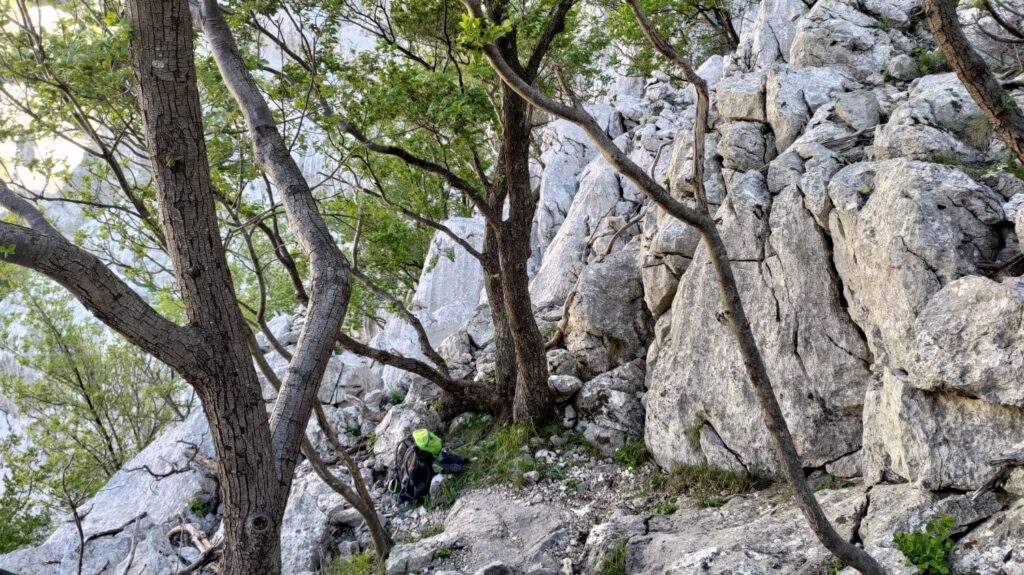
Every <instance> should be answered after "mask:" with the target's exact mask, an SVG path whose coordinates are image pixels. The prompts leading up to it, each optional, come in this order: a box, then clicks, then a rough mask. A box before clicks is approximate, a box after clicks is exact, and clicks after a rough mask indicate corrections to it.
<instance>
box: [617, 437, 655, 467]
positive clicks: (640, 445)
mask: <svg viewBox="0 0 1024 575" xmlns="http://www.w3.org/2000/svg"><path fill="white" fill-rule="evenodd" d="M647 459H648V455H647V446H646V445H644V442H643V440H642V439H637V440H635V441H630V442H629V443H627V444H625V445H623V446H622V447H620V448H618V449H616V450H615V453H614V454H613V455H612V460H613V461H615V463H618V464H619V465H622V466H624V467H626V468H627V469H636V468H637V467H640V466H641V465H643V464H644V463H645V462H646V461H647Z"/></svg>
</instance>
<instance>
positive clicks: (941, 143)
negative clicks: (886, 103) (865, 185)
mask: <svg viewBox="0 0 1024 575" xmlns="http://www.w3.org/2000/svg"><path fill="white" fill-rule="evenodd" d="M992 137H993V132H992V128H991V127H990V126H989V123H988V121H987V120H986V119H985V116H984V115H983V114H982V112H981V109H980V108H979V107H978V105H977V104H976V103H975V102H974V99H973V98H972V97H971V95H970V94H969V93H968V92H967V89H966V88H964V85H963V84H962V83H961V82H960V80H959V78H957V76H956V74H954V73H952V72H950V73H948V74H936V75H933V76H925V77H924V78H921V79H920V80H917V82H915V83H914V84H913V85H912V86H911V89H910V94H909V96H908V97H907V99H906V101H904V102H902V103H900V104H899V105H897V106H896V107H895V108H894V109H893V111H892V114H891V115H890V116H889V121H888V122H886V123H885V124H884V125H883V126H881V127H879V128H878V131H877V134H876V137H875V143H874V148H875V157H876V158H878V159H890V158H912V159H915V160H927V161H940V160H941V161H943V162H947V163H958V162H965V163H973V162H979V161H983V160H985V159H986V158H987V155H986V154H987V152H988V151H989V147H990V144H991V143H992Z"/></svg>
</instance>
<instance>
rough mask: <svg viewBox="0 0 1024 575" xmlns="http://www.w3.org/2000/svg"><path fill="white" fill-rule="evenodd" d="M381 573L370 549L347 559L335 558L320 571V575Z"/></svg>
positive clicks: (375, 574)
mask: <svg viewBox="0 0 1024 575" xmlns="http://www.w3.org/2000/svg"><path fill="white" fill-rule="evenodd" d="M383 571H384V570H383V569H382V568H381V565H380V563H379V562H378V561H377V554H376V553H375V552H374V551H373V549H372V548H367V549H364V550H362V551H360V552H359V553H356V554H355V555H349V556H347V557H335V558H334V559H331V560H330V561H328V562H327V563H325V564H324V566H323V567H322V568H321V569H320V573H321V575H378V574H380V573H383Z"/></svg>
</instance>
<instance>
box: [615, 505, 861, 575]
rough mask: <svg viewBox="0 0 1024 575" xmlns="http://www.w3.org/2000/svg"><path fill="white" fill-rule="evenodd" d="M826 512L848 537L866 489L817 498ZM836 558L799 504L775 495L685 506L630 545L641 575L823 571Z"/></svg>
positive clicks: (631, 563) (633, 566)
mask: <svg viewBox="0 0 1024 575" xmlns="http://www.w3.org/2000/svg"><path fill="white" fill-rule="evenodd" d="M818 496H819V500H820V501H821V504H822V507H823V508H824V511H825V514H826V515H827V516H828V517H829V519H831V520H832V522H833V525H835V526H836V528H837V530H838V531H839V533H840V534H841V535H843V536H844V537H849V536H850V535H852V531H853V529H855V526H856V524H857V519H858V517H859V514H860V510H861V509H863V508H864V507H865V506H866V505H867V498H866V496H865V494H864V491H863V489H860V488H852V489H845V490H836V491H825V492H820V493H819V494H818ZM832 561H833V558H832V556H831V554H830V553H828V552H827V551H826V550H825V548H824V547H822V546H821V545H819V544H818V543H817V540H816V539H815V537H814V535H813V533H811V530H810V529H809V528H808V527H807V525H806V523H805V522H804V521H802V516H801V515H800V511H799V510H798V509H797V508H796V506H795V505H780V504H779V502H778V501H777V500H776V498H775V497H771V496H763V495H761V494H757V495H755V496H752V497H750V498H746V497H737V498H735V499H733V500H731V501H730V502H729V503H727V504H726V505H725V506H723V507H721V508H719V509H692V508H684V509H680V510H679V511H676V512H675V513H674V514H673V515H670V516H668V517H665V516H655V517H653V518H652V519H651V520H650V521H649V522H648V534H647V535H645V536H643V537H633V538H631V539H630V541H629V544H628V545H627V568H628V571H629V573H634V574H636V575H655V574H662V573H713V574H716V575H726V574H730V573H750V574H757V575H762V574H765V575H767V574H768V573H800V574H808V575H810V574H812V573H824V572H826V571H827V569H828V567H829V565H830V564H831V563H832Z"/></svg>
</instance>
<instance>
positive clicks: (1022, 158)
mask: <svg viewBox="0 0 1024 575" xmlns="http://www.w3.org/2000/svg"><path fill="white" fill-rule="evenodd" d="M924 14H925V18H927V20H928V26H929V27H931V29H932V34H933V35H934V36H935V43H936V44H938V45H939V48H940V49H942V53H943V54H944V55H945V56H946V61H947V62H949V65H950V66H951V67H952V68H953V71H954V72H956V75H957V77H958V78H960V81H961V82H963V84H964V86H966V87H967V91H968V92H970V93H971V97H973V98H974V101H975V102H976V103H977V104H978V107H980V108H981V111H982V112H984V114H985V117H986V118H988V121H989V122H990V123H991V124H992V127H993V128H994V129H995V131H996V133H997V134H999V137H1001V138H1002V139H1003V141H1004V142H1006V146H1007V147H1008V148H1010V151H1011V152H1012V153H1013V155H1014V156H1016V157H1017V161H1018V162H1020V163H1021V164H1024V113H1022V112H1021V110H1020V107H1019V106H1017V103H1016V102H1015V101H1014V99H1013V98H1012V97H1011V96H1010V93H1009V92H1007V91H1006V89H1005V88H1003V86H1002V84H1000V83H999V80H997V79H996V77H995V76H994V75H993V74H992V71H991V70H989V68H988V65H987V64H985V60H983V59H982V58H981V56H979V55H978V53H977V52H976V51H975V50H974V48H972V47H971V45H970V43H968V41H967V37H966V36H965V35H964V31H963V28H962V27H961V26H960V19H959V18H958V17H957V13H956V2H953V0H924Z"/></svg>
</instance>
